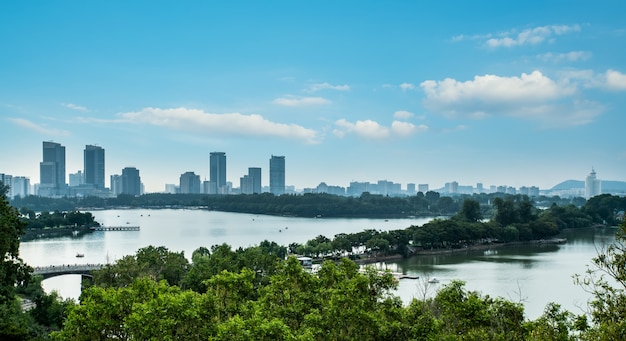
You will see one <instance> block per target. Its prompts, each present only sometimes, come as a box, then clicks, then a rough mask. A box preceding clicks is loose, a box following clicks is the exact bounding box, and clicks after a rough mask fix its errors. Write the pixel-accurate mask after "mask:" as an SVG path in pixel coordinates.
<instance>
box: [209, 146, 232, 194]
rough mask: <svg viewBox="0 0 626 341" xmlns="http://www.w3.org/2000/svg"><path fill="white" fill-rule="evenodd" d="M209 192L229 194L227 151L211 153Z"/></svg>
mask: <svg viewBox="0 0 626 341" xmlns="http://www.w3.org/2000/svg"><path fill="white" fill-rule="evenodd" d="M209 180H210V181H211V182H210V187H211V188H210V189H209V194H228V193H226V192H227V189H228V186H226V153H222V152H212V153H210V154H209Z"/></svg>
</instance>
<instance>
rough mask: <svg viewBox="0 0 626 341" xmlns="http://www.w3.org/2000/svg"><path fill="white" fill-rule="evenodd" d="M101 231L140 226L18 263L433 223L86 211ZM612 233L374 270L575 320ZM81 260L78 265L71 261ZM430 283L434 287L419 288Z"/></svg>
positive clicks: (35, 248) (31, 249) (50, 247)
mask: <svg viewBox="0 0 626 341" xmlns="http://www.w3.org/2000/svg"><path fill="white" fill-rule="evenodd" d="M91 212H92V214H93V215H94V216H95V218H96V221H98V222H100V223H101V224H102V225H104V226H134V225H139V226H140V227H141V229H140V230H139V231H126V232H120V231H109V232H94V233H91V234H88V235H86V236H83V237H81V238H69V237H64V238H54V239H42V240H35V241H30V242H23V243H21V245H20V255H21V257H22V259H24V261H26V262H27V263H28V264H29V265H31V266H46V265H61V264H83V263H107V262H108V263H112V262H115V261H116V260H118V259H120V258H122V257H123V256H126V255H130V254H134V253H135V252H136V251H137V250H138V249H139V248H142V247H145V246H148V245H154V246H165V247H167V248H168V249H169V250H171V251H176V252H179V251H183V252H184V254H185V256H186V257H187V258H190V257H191V254H192V252H193V251H194V250H195V249H197V248H198V247H201V246H206V247H210V246H211V245H215V244H222V243H227V244H229V245H231V246H232V247H233V248H238V247H247V246H252V245H257V244H259V243H260V242H261V241H263V240H265V239H267V240H270V241H275V242H276V243H278V244H281V245H285V246H287V245H288V244H289V243H292V242H297V243H305V242H306V241H307V240H310V239H313V238H315V237H316V236H318V235H324V236H326V237H329V238H333V237H334V236H335V235H336V234H338V233H355V232H360V231H363V230H365V229H375V230H383V231H387V230H395V229H404V228H406V227H408V226H410V225H423V224H425V223H426V222H428V221H430V220H431V219H432V218H414V219H389V220H386V219H338V218H332V219H331V218H320V219H315V218H293V217H277V216H265V215H253V214H242V213H227V212H216V211H206V210H194V209H187V210H183V209H179V210H176V209H152V210H151V209H129V210H96V211H91ZM614 232H615V230H614V229H580V230H571V231H567V233H566V235H565V237H566V238H567V239H568V243H566V244H563V245H541V246H540V245H521V246H515V247H506V248H498V249H491V250H486V251H475V252H464V253H457V254H447V255H436V256H417V257H412V258H409V259H403V260H399V261H395V262H389V263H386V264H377V266H379V267H382V268H389V269H390V270H392V271H394V272H401V273H404V274H408V275H412V276H419V277H420V279H416V280H411V279H403V280H401V281H400V284H399V288H398V291H397V294H398V295H399V296H400V297H401V298H402V299H403V300H404V301H405V302H408V301H409V300H410V299H411V298H412V297H422V296H423V295H424V294H426V295H433V294H434V292H435V290H436V289H437V288H438V287H440V286H441V285H444V284H445V283H449V281H450V280H453V279H459V280H463V281H465V282H466V287H467V288H468V289H470V290H477V291H480V292H481V293H483V294H489V295H491V296H501V297H504V298H506V299H509V300H512V301H516V302H517V301H521V302H523V303H524V306H525V311H526V316H527V317H529V318H536V317H538V316H539V315H541V313H542V311H543V308H544V307H545V305H546V304H547V303H548V302H557V303H559V304H561V305H562V306H563V307H564V308H566V309H568V310H570V311H572V312H574V313H580V312H581V310H580V308H579V307H584V306H586V301H587V299H588V298H589V295H588V294H587V293H586V292H584V291H583V290H582V289H581V288H579V287H577V286H575V285H574V284H573V280H572V275H573V274H575V273H581V274H582V273H583V272H584V271H585V269H586V268H585V266H586V265H589V264H590V261H591V258H592V257H594V256H595V255H596V254H597V251H596V247H597V246H598V245H604V244H607V243H610V242H612V241H614ZM77 253H81V254H84V257H83V258H76V254H77ZM433 277H436V278H437V279H438V280H439V281H440V282H439V283H438V284H425V281H424V279H425V278H433ZM43 285H44V289H46V291H51V290H56V291H58V292H59V294H60V295H61V296H62V297H66V298H67V297H69V298H77V297H78V295H79V294H80V276H78V275H66V276H59V277H54V278H50V279H47V280H45V281H44V283H43Z"/></svg>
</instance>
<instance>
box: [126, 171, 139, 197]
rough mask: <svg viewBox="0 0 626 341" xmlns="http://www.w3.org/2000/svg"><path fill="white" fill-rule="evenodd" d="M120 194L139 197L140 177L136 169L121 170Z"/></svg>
mask: <svg viewBox="0 0 626 341" xmlns="http://www.w3.org/2000/svg"><path fill="white" fill-rule="evenodd" d="M122 194H130V195H141V177H140V176H139V170H138V169H137V168H135V167H126V168H124V169H122Z"/></svg>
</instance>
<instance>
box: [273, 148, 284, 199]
mask: <svg viewBox="0 0 626 341" xmlns="http://www.w3.org/2000/svg"><path fill="white" fill-rule="evenodd" d="M270 193H272V194H274V195H281V194H285V157H284V156H275V155H272V158H271V159H270Z"/></svg>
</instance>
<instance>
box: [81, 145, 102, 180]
mask: <svg viewBox="0 0 626 341" xmlns="http://www.w3.org/2000/svg"><path fill="white" fill-rule="evenodd" d="M84 162H85V170H84V171H85V173H84V174H85V184H88V185H93V186H94V187H95V188H100V189H102V188H104V149H103V148H102V147H98V146H92V145H86V146H85V152H84Z"/></svg>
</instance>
